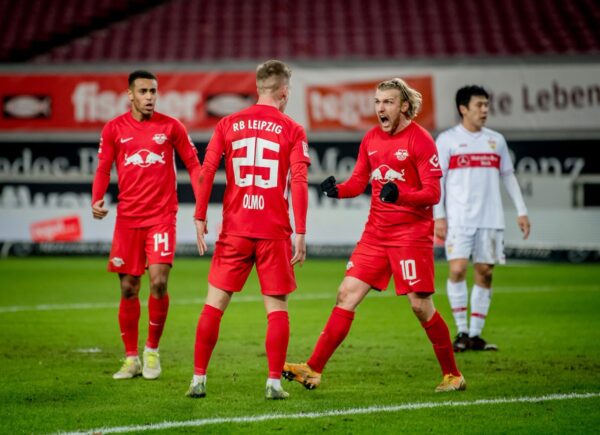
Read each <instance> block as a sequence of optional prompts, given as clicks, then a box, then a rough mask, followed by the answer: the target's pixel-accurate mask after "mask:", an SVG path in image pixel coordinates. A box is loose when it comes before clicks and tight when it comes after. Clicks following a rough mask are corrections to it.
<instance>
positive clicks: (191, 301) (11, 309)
mask: <svg viewBox="0 0 600 435" xmlns="http://www.w3.org/2000/svg"><path fill="white" fill-rule="evenodd" d="M570 290H577V291H591V292H597V291H600V286H597V285H593V286H575V287H573V286H572V287H570ZM562 291H563V290H562V289H557V288H556V287H553V286H536V287H529V286H523V287H498V288H497V289H494V293H553V292H562ZM436 294H437V295H444V294H446V292H445V291H443V290H442V291H440V290H438V291H436ZM335 296H336V292H335V291H334V290H332V291H331V292H329V293H308V294H302V292H301V291H299V292H298V293H294V294H292V295H291V297H290V300H291V301H292V302H293V301H315V300H322V299H331V300H332V301H334V300H335ZM391 296H396V293H395V292H394V290H393V289H388V290H387V291H385V292H381V293H378V294H377V295H373V298H382V297H391ZM231 301H232V303H237V302H241V303H246V302H262V301H263V298H262V296H261V295H236V296H234V297H233V299H232V300H231ZM140 302H141V305H142V306H146V305H147V304H146V302H144V301H140ZM203 303H204V298H188V299H172V300H171V302H170V304H171V305H198V306H200V305H201V304H203ZM118 307H119V303H118V302H81V303H73V304H39V305H9V306H5V307H2V306H0V314H2V313H19V312H27V311H60V310H67V311H71V310H95V309H99V308H118Z"/></svg>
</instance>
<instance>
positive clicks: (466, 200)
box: [434, 124, 514, 229]
mask: <svg viewBox="0 0 600 435" xmlns="http://www.w3.org/2000/svg"><path fill="white" fill-rule="evenodd" d="M436 145H437V148H438V154H439V159H440V165H441V167H442V171H443V174H444V176H443V178H442V180H441V182H442V187H443V192H444V194H443V197H442V201H441V202H440V203H439V204H438V205H436V206H435V207H434V217H435V218H440V217H444V216H445V217H446V218H447V220H448V226H453V227H456V226H460V227H472V228H473V227H475V228H497V229H502V228H504V212H503V209H502V198H501V196H500V176H501V175H506V174H510V173H512V172H513V171H514V168H513V163H512V160H511V158H510V155H509V153H508V146H507V145H506V140H505V139H504V136H502V135H501V134H500V133H498V132H496V131H494V130H490V129H489V128H483V129H482V130H481V131H478V132H476V133H473V132H470V131H468V130H467V129H465V128H464V127H463V126H462V125H461V124H459V125H457V126H455V127H452V128H450V129H448V130H446V131H444V132H442V133H441V134H440V135H439V136H438V138H437V140H436Z"/></svg>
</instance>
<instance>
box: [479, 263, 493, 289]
mask: <svg viewBox="0 0 600 435" xmlns="http://www.w3.org/2000/svg"><path fill="white" fill-rule="evenodd" d="M475 271H476V274H475V280H476V281H477V282H476V284H477V285H479V286H482V287H485V288H489V287H490V286H491V285H492V275H493V272H494V269H493V267H490V266H489V265H487V264H478V265H477V266H476V268H475Z"/></svg>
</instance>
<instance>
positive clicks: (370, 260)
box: [346, 242, 435, 295]
mask: <svg viewBox="0 0 600 435" xmlns="http://www.w3.org/2000/svg"><path fill="white" fill-rule="evenodd" d="M392 275H393V276H394V284H395V286H396V294H399V295H404V294H407V293H411V292H423V293H433V292H435V284H434V268H433V248H415V247H408V246H400V247H390V246H376V245H371V244H367V243H364V242H359V243H358V245H356V248H354V252H352V255H351V256H350V261H349V262H348V265H347V267H346V276H353V277H354V278H357V279H360V280H361V281H364V282H366V283H367V284H369V285H370V286H371V287H373V288H374V289H376V290H385V289H386V288H387V285H388V283H389V282H390V277H391V276H392Z"/></svg>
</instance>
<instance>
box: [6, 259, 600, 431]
mask: <svg viewBox="0 0 600 435" xmlns="http://www.w3.org/2000/svg"><path fill="white" fill-rule="evenodd" d="M208 264H209V262H208V260H207V259H183V258H181V259H177V260H176V263H175V268H174V269H173V271H172V273H171V280H170V285H169V292H170V295H171V309H170V312H169V318H168V320H167V325H166V328H165V332H164V335H163V338H162V341H161V359H162V366H163V374H162V376H161V378H160V379H158V380H157V381H146V380H144V379H142V378H137V379H134V380H130V381H114V380H113V379H112V378H111V375H112V373H113V372H115V371H116V370H117V369H118V367H119V359H120V358H121V357H122V352H123V349H122V344H121V340H120V338H119V330H118V324H117V304H118V300H119V290H118V283H117V278H116V277H115V275H113V274H110V273H108V272H106V271H105V266H106V259H104V258H32V259H5V260H1V261H0V276H1V277H2V286H1V287H0V432H1V433H7V434H14V433H57V432H63V431H64V432H69V431H88V432H89V431H91V430H98V429H101V428H104V429H103V431H105V432H109V433H110V432H111V431H113V430H114V428H118V427H128V428H129V429H128V430H129V431H130V432H140V431H142V430H143V429H144V428H143V427H137V428H135V426H143V425H149V424H155V423H162V422H165V426H164V427H163V428H162V429H160V428H154V429H153V431H152V432H148V433H191V432H196V433H200V432H201V433H219V434H221V433H225V434H239V433H256V434H264V433H280V434H287V433H321V432H327V433H340V434H342V433H343V434H348V433H353V434H363V433H369V434H375V433H376V434H381V433H383V434H396V433H400V432H403V433H484V432H485V433H506V434H508V433H510V434H513V433H524V434H525V433H526V434H530V433H597V431H598V428H599V427H600V396H599V395H598V393H600V265H598V264H585V265H568V264H548V263H516V262H513V263H511V264H509V265H507V266H503V267H498V268H497V269H496V273H495V276H494V296H493V302H492V307H491V311H490V315H489V317H488V321H487V325H486V329H485V330H484V334H483V335H484V337H485V338H486V339H488V340H489V341H490V342H494V343H496V344H498V346H499V348H500V350H499V351H498V352H480V353H473V352H467V353H465V354H460V355H457V360H458V364H459V367H460V368H461V370H462V371H463V373H464V375H465V377H466V379H467V382H468V389H467V391H465V392H461V393H452V394H443V395H440V394H435V393H434V392H433V389H434V387H435V386H436V384H437V383H438V382H439V381H440V378H441V375H440V373H439V369H438V365H437V362H436V360H435V358H434V355H433V352H432V349H431V346H430V344H429V342H428V340H427V338H426V336H425V333H424V332H423V330H422V328H421V327H420V326H419V324H418V322H417V320H416V318H415V317H414V315H413V314H412V313H411V311H410V308H409V304H408V301H407V300H406V298H403V297H396V296H394V295H392V292H390V291H388V292H385V293H383V294H376V293H374V292H372V294H370V295H369V296H368V297H367V299H366V300H365V301H364V302H363V303H362V305H361V306H360V307H359V309H358V312H357V315H356V320H355V321H354V324H353V327H352V330H351V331H350V334H349V336H348V338H347V339H346V341H345V342H344V343H343V344H342V346H341V347H340V348H339V349H338V351H337V352H336V353H335V354H334V356H333V358H332V359H331V360H330V362H329V364H328V366H327V368H326V370H325V372H324V374H323V383H322V384H321V387H320V388H319V389H317V390H314V391H308V390H305V389H304V388H302V386H300V385H299V384H297V383H287V382H285V383H284V387H285V388H286V389H287V391H289V392H290V394H291V397H290V399H289V400H287V401H278V402H271V401H266V400H265V399H264V383H265V378H266V374H267V363H266V356H265V350H264V335H265V329H266V316H265V312H264V307H263V304H262V300H261V298H260V294H259V289H258V283H257V280H256V277H255V276H254V275H253V276H252V277H251V278H250V280H249V281H248V283H247V285H246V289H245V290H244V292H243V293H242V294H241V295H237V296H234V299H233V302H232V304H231V305H230V307H229V309H228V310H227V312H226V313H225V316H224V318H223V322H222V325H221V334H220V340H219V343H218V344H217V347H216V349H215V352H214V354H213V357H212V360H211V364H210V366H209V373H208V374H209V376H208V384H207V387H208V395H207V397H206V398H204V399H196V400H192V399H189V398H186V397H184V393H185V391H186V389H187V386H188V383H189V380H190V378H191V375H192V367H193V365H192V364H193V347H194V334H195V329H196V323H197V320H198V315H199V313H200V310H201V306H202V301H203V298H204V295H205V292H206V276H207V271H208ZM344 270H345V261H342V260H312V259H309V261H307V263H306V264H305V265H304V267H303V268H301V269H298V270H297V278H298V283H299V289H298V291H297V292H296V293H294V294H293V295H292V297H291V298H290V323H291V338H290V345H289V351H288V360H291V361H304V360H306V359H307V358H308V356H309V354H310V352H311V350H312V347H313V345H314V343H315V340H316V339H317V337H318V335H319V333H320V331H321V329H322V328H323V326H324V324H325V321H326V320H327V318H328V316H329V313H330V311H331V309H332V307H333V304H334V301H335V294H336V291H337V286H338V285H339V283H340V281H341V279H342V277H343V273H344ZM446 273H447V266H446V264H445V263H438V264H437V273H436V282H437V289H438V294H437V295H436V296H434V300H435V303H436V306H437V307H438V309H439V310H440V312H441V313H442V315H443V316H444V318H445V319H446V321H447V322H448V324H449V326H450V328H451V333H452V334H453V335H454V327H453V321H452V319H451V314H450V309H449V305H448V301H447V298H446V296H445V284H444V282H445V279H446ZM469 278H470V277H469ZM141 296H142V297H141V300H142V303H143V304H144V305H143V306H142V319H141V322H140V325H141V328H140V346H142V345H143V342H144V340H145V338H146V329H147V326H146V325H147V309H146V307H145V301H146V300H147V297H148V283H147V279H144V281H143V287H142V293H141ZM571 393H579V394H584V393H593V395H592V397H580V396H578V397H571V398H567V399H566V400H551V399H547V400H537V399H536V400H534V401H531V402H526V401H525V399H524V398H527V397H533V398H539V397H541V396H545V395H554V396H552V397H554V398H564V396H562V395H568V394H571ZM500 398H504V399H506V401H505V402H502V403H493V402H490V401H493V400H496V399H500ZM451 401H452V402H461V403H463V402H465V403H463V405H465V406H450V405H449V403H448V402H451ZM412 404H421V405H417V406H414V407H413V408H411V407H410V406H412ZM403 405H404V406H403ZM435 405H439V406H435ZM376 406H379V407H394V406H397V408H387V409H386V408H381V409H377V408H371V407H376ZM359 408H361V409H363V411H357V409H359ZM365 408H371V409H366V410H365ZM336 410H340V411H343V412H342V413H341V414H340V415H331V414H327V415H323V414H324V413H327V412H330V411H336ZM361 412H362V413H361ZM307 413H314V414H311V415H312V417H311V416H310V415H308V416H306V417H304V418H300V417H299V416H298V414H307ZM292 414H295V415H296V418H290V417H289V416H290V415H292ZM286 415H288V417H287V418H286V417H285V416H286ZM265 416H266V417H265ZM242 417H245V418H247V419H246V420H245V421H244V420H241V418H242ZM276 417H277V418H276ZM216 418H222V420H221V421H220V422H218V421H215V420H210V419H216ZM261 418H264V420H261ZM235 419H237V420H235ZM191 420H196V421H197V422H196V426H185V425H184V426H180V427H178V426H177V423H178V422H189V421H191Z"/></svg>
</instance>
